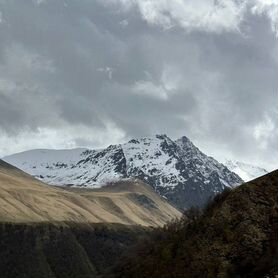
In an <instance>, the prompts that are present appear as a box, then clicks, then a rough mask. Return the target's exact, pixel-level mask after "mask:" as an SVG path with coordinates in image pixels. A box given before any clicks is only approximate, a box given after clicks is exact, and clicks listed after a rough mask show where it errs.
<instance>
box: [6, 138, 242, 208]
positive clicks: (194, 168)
mask: <svg viewBox="0 0 278 278" xmlns="http://www.w3.org/2000/svg"><path fill="white" fill-rule="evenodd" d="M4 160H5V161H7V162H8V163H10V164H13V165H15V166H16V167H18V168H20V169H22V170H23V171H25V172H27V173H29V174H31V175H33V176H35V177H36V178H38V179H40V180H42V181H44V182H46V183H49V184H52V185H62V186H64V185H75V186H81V187H88V188H97V187H101V186H102V185H103V184H106V183H107V182H108V181H111V180H112V181H115V180H119V179H123V178H137V179H140V180H141V181H144V182H147V183H148V184H150V185H151V186H152V187H153V188H154V189H155V191H156V192H158V193H159V194H160V195H161V196H163V197H165V198H167V199H168V201H170V202H171V203H173V204H174V205H175V206H177V207H179V208H181V209H185V208H189V207H191V206H202V205H204V204H205V203H206V202H207V200H208V199H209V198H210V197H211V196H214V195H216V194H217V193H219V192H222V191H223V190H224V189H225V188H228V187H234V186H236V185H239V184H241V183H242V182H243V181H242V180H241V178H240V177H239V176H237V175H236V174H235V173H233V172H231V171H230V170H229V169H228V168H227V167H225V166H224V165H223V164H221V163H219V162H218V161H216V160H215V159H213V158H212V157H209V156H207V155H205V154H204V153H203V152H201V151H200V150H199V149H198V148H197V147H196V146H195V145H194V144H193V143H192V142H191V141H190V140H189V139H188V138H187V137H185V136H184V137H182V138H180V139H178V140H176V141H173V140H171V139H170V138H169V137H167V136H166V135H156V136H153V137H148V138H140V139H133V140H130V141H129V142H128V143H125V144H120V145H111V146H109V147H108V148H106V149H102V150H89V149H76V150H60V151H59V150H32V151H27V152H23V153H19V154H15V155H12V156H9V157H5V158H4Z"/></svg>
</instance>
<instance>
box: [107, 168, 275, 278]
mask: <svg viewBox="0 0 278 278" xmlns="http://www.w3.org/2000/svg"><path fill="white" fill-rule="evenodd" d="M277 238H278V171H275V172H272V173H270V174H268V175H265V176H263V177H261V178H258V179H256V180H253V181H251V182H249V183H246V184H244V185H242V186H240V187H238V188H236V189H233V190H232V191H225V192H223V193H222V194H221V195H219V196H217V197H216V198H215V200H214V201H213V202H211V203H210V204H209V205H208V206H207V207H206V209H205V210H204V212H203V213H202V214H200V212H199V211H196V210H195V211H194V210H191V211H189V212H187V217H186V218H184V219H183V220H181V221H177V222H175V223H172V224H170V225H168V226H166V227H164V228H162V229H158V230H156V231H154V232H153V233H152V235H151V236H150V237H149V238H148V239H145V240H143V241H142V242H140V243H139V244H138V245H137V247H135V248H133V249H132V250H130V251H129V252H128V253H127V254H126V255H125V256H124V257H123V258H121V259H120V260H119V263H118V265H117V267H116V268H115V269H114V270H113V272H112V275H111V277H121V278H125V277H128V278H133V277H141V278H144V277H146V278H158V277H159V278H179V277H180V278H181V277H182V278H193V277H194V278H197V277H198V278H199V277H203V278H209V277H215V278H218V277H219V278H220V277H227V278H228V277H230V278H234V277H241V278H244V277H250V278H251V277H252V278H253V277H273V278H274V277H277V276H275V275H278V240H277Z"/></svg>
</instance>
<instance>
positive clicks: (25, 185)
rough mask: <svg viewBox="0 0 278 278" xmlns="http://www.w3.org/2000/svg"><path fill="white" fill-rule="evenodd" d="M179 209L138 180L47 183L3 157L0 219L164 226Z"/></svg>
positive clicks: (0, 185)
mask: <svg viewBox="0 0 278 278" xmlns="http://www.w3.org/2000/svg"><path fill="white" fill-rule="evenodd" d="M180 215H181V214H180V212H179V211H178V210H177V209H175V208H174V207H173V206H171V205H170V204H168V203H167V202H166V201H165V200H164V199H162V198H160V197H159V196H158V195H157V194H156V193H155V192H154V191H153V190H152V189H151V187H149V186H147V185H145V184H143V183H142V182H139V181H136V182H135V181H134V182H123V183H122V184H114V185H110V186H107V187H106V188H105V189H103V190H101V189H99V190H95V191H93V190H85V189H84V190H82V189H78V190H74V189H71V190H65V189H63V188H58V187H57V188H55V187H53V186H48V185H46V184H44V183H42V182H40V181H38V180H36V179H34V178H33V177H31V176H29V175H27V174H26V173H24V172H22V171H20V170H18V169H17V168H15V167H13V166H11V165H9V164H7V163H5V162H3V161H0V222H14V223H33V222H34V223H36V222H75V223H119V224H125V225H142V226H162V225H164V224H165V223H167V222H168V221H169V220H171V219H173V218H176V217H180Z"/></svg>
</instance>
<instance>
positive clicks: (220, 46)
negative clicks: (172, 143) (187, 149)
mask: <svg viewBox="0 0 278 278" xmlns="http://www.w3.org/2000/svg"><path fill="white" fill-rule="evenodd" d="M277 7H278V1H274V0H269V1H267V0H265V1H263V0H248V1H247V0H246V1H245V0H233V1H232V0H218V1H209V0H206V1H205V0H194V1H182V0H176V1H166V0H165V1H164V0H159V1H158V0H107V1H98V0H84V1H75V0H63V1H56V0H44V1H41V0H40V1H35V0H28V1H20V0H14V1H8V0H0V37H1V40H0V145H1V148H0V156H1V155H6V154H9V153H13V152H17V151H21V150H24V149H30V148H37V147H39V148H43V147H46V148H47V147H51V148H53V147H54V148H63V147H67V148H68V147H77V146H88V147H103V146H106V145H108V144H112V143H118V142H122V141H124V140H127V139H129V138H131V137H135V136H136V137H137V136H147V135H151V134H154V133H167V134H169V135H170V136H172V137H174V138H175V137H178V136H181V135H187V136H189V137H191V138H192V140H194V141H195V142H196V143H197V145H199V146H200V147H202V149H204V150H205V151H207V152H208V153H210V154H211V155H217V156H232V157H234V158H238V159H240V160H245V161H250V162H254V163H256V164H260V165H262V166H265V167H270V168H275V167H277V166H278V159H277V157H278V146H277V143H276V142H278V141H277V139H278V134H277V130H278V126H277V125H278V124H277V110H278V109H277V104H276V102H277V88H278V81H277V76H276V75H277V72H278V58H277V53H278V43H277V36H276V35H277V16H278V12H277V9H278V8H277Z"/></svg>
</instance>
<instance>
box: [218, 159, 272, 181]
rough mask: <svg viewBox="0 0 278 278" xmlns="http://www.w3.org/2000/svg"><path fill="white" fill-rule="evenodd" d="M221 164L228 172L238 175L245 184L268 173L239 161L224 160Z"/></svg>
mask: <svg viewBox="0 0 278 278" xmlns="http://www.w3.org/2000/svg"><path fill="white" fill-rule="evenodd" d="M223 164H224V165H225V166H226V167H227V168H228V169H229V170H230V171H232V172H234V173H236V174H237V175H239V176H240V177H241V178H242V179H243V180H244V181H245V182H248V181H251V180H253V179H256V178H258V177H261V176H263V175H266V174H267V173H268V171H267V170H266V169H264V168H261V167H258V166H255V165H251V164H248V163H244V162H240V161H235V160H230V159H226V160H225V161H224V162H223Z"/></svg>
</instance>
